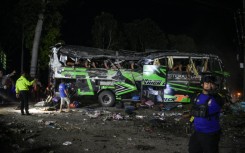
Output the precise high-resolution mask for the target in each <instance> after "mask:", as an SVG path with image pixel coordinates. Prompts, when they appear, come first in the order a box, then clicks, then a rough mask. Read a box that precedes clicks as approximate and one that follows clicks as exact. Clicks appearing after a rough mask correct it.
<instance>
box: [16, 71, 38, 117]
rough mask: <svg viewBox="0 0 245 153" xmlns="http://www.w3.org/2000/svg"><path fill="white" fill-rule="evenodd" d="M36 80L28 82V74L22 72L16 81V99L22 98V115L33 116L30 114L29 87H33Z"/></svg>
mask: <svg viewBox="0 0 245 153" xmlns="http://www.w3.org/2000/svg"><path fill="white" fill-rule="evenodd" d="M34 82H35V79H34V80H33V81H31V82H30V81H28V80H27V79H26V73H25V72H22V73H21V76H20V78H19V79H17V81H16V85H15V90H16V98H20V110H21V115H25V113H24V109H25V112H26V115H31V114H30V113H29V100H28V97H29V86H31V85H33V83H34Z"/></svg>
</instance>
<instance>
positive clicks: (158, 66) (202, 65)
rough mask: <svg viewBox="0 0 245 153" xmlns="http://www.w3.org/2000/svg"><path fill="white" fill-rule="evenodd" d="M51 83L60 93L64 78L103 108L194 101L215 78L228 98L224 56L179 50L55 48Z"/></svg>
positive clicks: (53, 48)
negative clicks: (205, 82) (210, 77)
mask: <svg viewBox="0 0 245 153" xmlns="http://www.w3.org/2000/svg"><path fill="white" fill-rule="evenodd" d="M51 51H52V55H51V56H50V80H51V82H52V83H53V84H54V86H55V88H54V90H55V91H54V92H55V93H58V85H59V83H60V79H65V80H66V83H67V85H68V86H69V88H70V89H72V91H74V93H75V94H74V95H75V96H78V97H80V96H96V98H97V99H98V102H99V103H100V104H101V105H102V106H106V107H108V106H113V105H115V103H117V102H121V101H142V100H143V99H151V100H153V101H154V102H156V103H164V102H176V103H177V102H178V103H190V102H191V101H192V98H193V95H194V94H196V93H198V92H200V91H201V86H200V80H201V78H202V77H203V76H204V75H215V76H216V78H217V84H218V87H219V91H220V92H222V93H225V94H227V93H228V92H227V89H226V78H227V77H228V76H229V75H228V73H227V72H225V71H224V67H223V64H222V61H221V60H220V58H219V57H218V56H216V55H211V54H197V53H182V52H178V51H151V52H144V53H139V52H134V51H126V50H118V51H112V50H104V49H98V48H89V47H82V46H62V45H56V46H54V47H52V50H51Z"/></svg>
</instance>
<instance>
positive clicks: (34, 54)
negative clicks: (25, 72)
mask: <svg viewBox="0 0 245 153" xmlns="http://www.w3.org/2000/svg"><path fill="white" fill-rule="evenodd" d="M43 12H44V11H42V13H40V14H39V18H38V22H37V26H36V29H35V36H34V40H33V46H32V58H31V67H30V75H31V77H35V76H36V69H37V57H38V48H39V42H40V37H41V33H42V27H43V20H44V15H43Z"/></svg>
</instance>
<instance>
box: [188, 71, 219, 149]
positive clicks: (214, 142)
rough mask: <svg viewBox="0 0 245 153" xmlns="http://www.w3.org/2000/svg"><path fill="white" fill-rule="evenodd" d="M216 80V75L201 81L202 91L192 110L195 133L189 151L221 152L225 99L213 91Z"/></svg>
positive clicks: (190, 141) (191, 138)
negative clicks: (222, 109) (222, 112)
mask: <svg viewBox="0 0 245 153" xmlns="http://www.w3.org/2000/svg"><path fill="white" fill-rule="evenodd" d="M215 81H216V78H215V77H214V76H206V77H204V78H203V79H202V82H201V83H202V87H203V90H202V93H200V94H198V95H197V98H196V100H195V101H194V105H195V106H196V107H193V109H195V110H191V115H192V118H194V120H193V121H194V122H193V123H194V133H193V134H192V135H191V137H190V140H189V153H218V152H219V141H220V134H221V127H220V123H219V116H220V112H221V108H222V106H223V101H222V98H221V97H220V96H219V94H218V93H216V92H213V91H215V90H216V84H215ZM201 107H202V109H200V108H201ZM205 107H206V109H205ZM198 108H199V109H198ZM205 110H206V111H205Z"/></svg>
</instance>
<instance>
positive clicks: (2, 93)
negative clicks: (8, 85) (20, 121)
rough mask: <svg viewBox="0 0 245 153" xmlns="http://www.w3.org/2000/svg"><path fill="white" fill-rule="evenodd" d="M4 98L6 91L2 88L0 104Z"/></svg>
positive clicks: (0, 90)
mask: <svg viewBox="0 0 245 153" xmlns="http://www.w3.org/2000/svg"><path fill="white" fill-rule="evenodd" d="M3 96H4V89H3V88H0V103H2V101H3Z"/></svg>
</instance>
